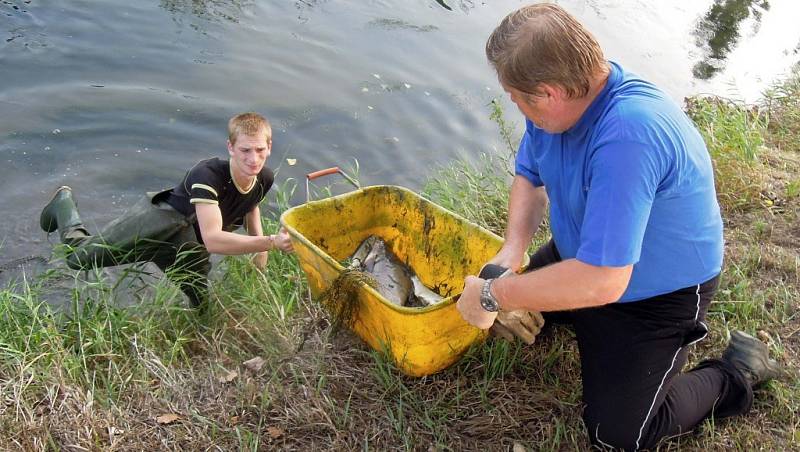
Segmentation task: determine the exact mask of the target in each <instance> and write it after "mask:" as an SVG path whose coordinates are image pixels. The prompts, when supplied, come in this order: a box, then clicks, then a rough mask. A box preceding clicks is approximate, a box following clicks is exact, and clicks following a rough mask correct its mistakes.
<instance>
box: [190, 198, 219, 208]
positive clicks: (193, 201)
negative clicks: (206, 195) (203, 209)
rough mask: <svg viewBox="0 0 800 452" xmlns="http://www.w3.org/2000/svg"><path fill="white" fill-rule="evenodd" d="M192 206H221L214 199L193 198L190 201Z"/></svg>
mask: <svg viewBox="0 0 800 452" xmlns="http://www.w3.org/2000/svg"><path fill="white" fill-rule="evenodd" d="M189 203H191V204H213V205H215V206H218V205H219V202H217V201H215V200H213V199H203V198H192V199H190V200H189Z"/></svg>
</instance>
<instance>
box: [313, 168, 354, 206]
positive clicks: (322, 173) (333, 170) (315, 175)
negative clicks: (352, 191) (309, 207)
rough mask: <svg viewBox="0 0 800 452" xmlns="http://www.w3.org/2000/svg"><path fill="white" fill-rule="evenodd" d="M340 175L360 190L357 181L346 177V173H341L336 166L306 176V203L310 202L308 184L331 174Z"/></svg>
mask: <svg viewBox="0 0 800 452" xmlns="http://www.w3.org/2000/svg"><path fill="white" fill-rule="evenodd" d="M337 173H338V174H340V175H341V176H342V177H343V178H344V179H345V180H346V181H347V182H350V183H351V184H352V185H353V186H354V187H355V188H356V189H359V188H361V185H360V184H359V183H358V181H357V180H355V179H353V178H352V177H350V176H348V175H347V173H345V172H344V171H342V170H341V169H340V168H339V167H338V166H332V167H330V168H326V169H322V170H319V171H314V172H313V173H308V174H306V202H309V201H311V190H310V187H309V182H310V181H311V180H313V179H316V178H318V177H323V176H328V175H331V174H337Z"/></svg>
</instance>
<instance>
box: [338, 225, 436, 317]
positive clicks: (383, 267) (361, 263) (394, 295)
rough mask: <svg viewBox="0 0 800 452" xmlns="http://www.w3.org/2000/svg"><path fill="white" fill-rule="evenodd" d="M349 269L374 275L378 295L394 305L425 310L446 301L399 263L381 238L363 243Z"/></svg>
mask: <svg viewBox="0 0 800 452" xmlns="http://www.w3.org/2000/svg"><path fill="white" fill-rule="evenodd" d="M348 267H349V268H351V269H355V270H358V271H362V272H365V273H369V274H370V275H372V277H373V278H374V279H375V282H376V286H377V287H376V289H377V291H378V293H380V294H381V295H382V296H383V297H384V298H386V299H387V300H388V301H389V302H391V303H392V304H394V305H397V306H407V307H426V306H431V305H433V304H436V303H438V302H440V301H441V300H442V299H443V297H442V296H441V295H439V294H437V293H436V292H434V291H433V290H431V289H429V288H428V287H426V286H425V285H424V284H423V283H422V281H421V280H420V279H419V277H417V275H416V274H414V272H413V271H412V270H411V269H410V268H408V267H407V266H406V265H404V264H403V263H402V262H400V259H398V258H397V256H395V255H394V253H392V251H391V250H389V249H388V248H387V246H386V242H384V241H383V239H381V238H380V237H378V236H375V235H371V236H369V237H367V238H366V239H365V240H364V241H363V242H361V244H360V245H359V246H358V248H357V249H356V251H355V253H353V255H352V256H351V257H350V264H349V266H348Z"/></svg>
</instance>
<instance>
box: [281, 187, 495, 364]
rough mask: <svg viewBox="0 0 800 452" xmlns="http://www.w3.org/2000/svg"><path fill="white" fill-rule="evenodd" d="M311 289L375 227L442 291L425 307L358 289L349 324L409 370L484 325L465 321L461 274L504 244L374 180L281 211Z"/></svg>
mask: <svg viewBox="0 0 800 452" xmlns="http://www.w3.org/2000/svg"><path fill="white" fill-rule="evenodd" d="M281 223H282V224H283V225H284V226H285V227H286V229H287V230H288V231H289V234H290V235H291V238H292V243H293V245H294V249H295V251H296V253H297V256H298V258H299V260H300V266H301V267H302V269H303V271H304V272H305V274H306V276H307V279H308V284H309V287H310V289H311V293H312V296H313V297H314V298H319V295H320V294H322V292H324V291H325V289H327V288H328V286H329V285H330V284H331V282H332V281H333V280H334V279H336V277H337V276H338V275H339V273H340V272H341V271H343V270H344V268H343V267H342V266H341V265H340V264H339V262H341V261H343V260H344V259H346V258H348V257H349V256H350V255H352V253H353V252H354V251H355V250H356V248H357V247H358V245H360V244H361V242H362V241H363V240H364V239H366V238H367V237H369V236H370V235H377V236H379V237H381V238H383V240H384V241H385V242H386V244H387V246H388V247H389V248H390V249H391V250H392V252H394V253H395V255H397V257H398V258H399V259H400V260H402V261H404V262H405V263H406V264H408V265H409V266H410V267H411V268H412V269H413V270H414V271H415V272H416V274H417V276H418V277H419V278H420V280H421V281H422V282H423V283H424V284H425V285H426V286H428V287H431V288H434V290H436V291H437V292H438V293H439V294H441V295H443V296H445V297H446V298H445V300H443V301H442V302H440V303H438V304H436V305H433V306H428V307H426V308H406V307H399V306H396V305H393V304H392V303H390V302H389V301H387V300H386V299H385V298H383V297H382V296H381V295H380V294H379V293H378V292H377V291H375V290H374V289H373V288H372V287H369V286H367V285H366V284H364V285H363V286H362V287H361V289H360V290H359V291H358V298H359V299H358V303H357V308H356V312H355V315H354V322H353V329H354V330H355V332H356V334H358V335H359V336H360V337H361V338H362V339H363V340H364V341H366V342H367V343H368V344H369V345H370V346H371V347H372V348H374V349H376V350H383V349H388V350H389V351H390V353H391V356H392V357H393V359H394V361H395V363H396V364H397V366H398V367H399V368H400V369H401V370H402V371H403V372H404V373H405V374H408V375H411V376H422V375H428V374H431V373H434V372H437V371H439V370H442V369H444V368H446V367H448V366H449V365H451V364H453V363H454V362H456V361H457V360H458V359H459V358H460V357H461V355H462V354H463V353H464V352H465V351H466V350H467V348H468V347H469V346H470V345H471V344H473V343H474V342H476V341H480V340H482V339H484V337H485V334H486V333H485V332H484V331H481V330H479V329H477V328H475V327H473V326H471V325H469V324H467V323H466V322H465V321H464V320H463V319H462V318H461V315H460V314H459V313H458V311H457V310H456V305H455V300H454V298H456V297H457V296H458V295H459V294H460V293H461V290H462V289H463V286H464V277H465V276H466V275H469V274H473V275H474V274H477V273H478V270H479V269H480V267H481V266H482V265H483V264H484V263H485V262H486V261H487V260H489V259H490V258H491V257H493V256H494V255H495V254H496V253H497V251H498V250H499V249H500V247H501V246H502V243H503V241H502V239H501V238H500V237H498V236H497V235H495V234H492V233H491V232H489V231H487V230H486V229H483V228H481V227H479V226H477V225H474V224H472V223H470V222H468V221H467V220H465V219H464V218H462V217H460V216H458V215H456V214H454V213H452V212H450V211H448V210H445V209H443V208H442V207H440V206H437V205H436V204H434V203H432V202H430V201H428V200H426V199H423V198H422V197H420V196H419V195H417V194H416V193H414V192H412V191H410V190H408V189H405V188H402V187H396V186H386V185H381V186H373V187H366V188H363V189H359V190H356V191H353V192H350V193H347V194H344V195H339V196H335V197H332V198H328V199H324V200H319V201H311V202H309V203H307V204H304V205H301V206H298V207H294V208H292V209H289V210H288V211H286V212H285V213H284V214H283V215H282V216H281Z"/></svg>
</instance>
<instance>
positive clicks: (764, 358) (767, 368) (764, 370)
mask: <svg viewBox="0 0 800 452" xmlns="http://www.w3.org/2000/svg"><path fill="white" fill-rule="evenodd" d="M722 359H723V360H725V361H728V362H729V363H731V364H733V367H735V368H736V369H737V370H738V371H739V372H741V373H742V374H743V375H744V376H745V378H746V379H747V381H748V382H749V383H750V385H751V386H758V385H760V384H761V383H764V382H766V381H768V380H772V379H773V378H778V377H781V376H782V375H783V371H782V370H781V367H780V365H779V364H778V362H777V361H775V360H774V359H770V358H769V349H768V348H767V344H765V343H763V342H761V341H759V340H758V339H756V338H754V337H753V336H750V335H749V334H747V333H745V332H743V331H734V332H733V333H731V341H730V342H729V343H728V348H726V349H725V351H724V352H723V353H722Z"/></svg>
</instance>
